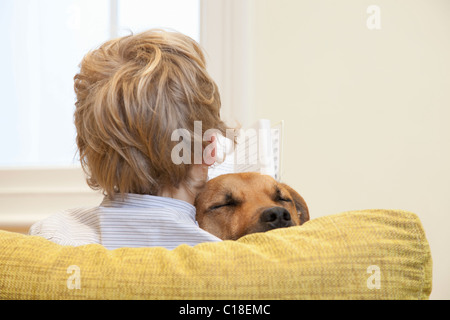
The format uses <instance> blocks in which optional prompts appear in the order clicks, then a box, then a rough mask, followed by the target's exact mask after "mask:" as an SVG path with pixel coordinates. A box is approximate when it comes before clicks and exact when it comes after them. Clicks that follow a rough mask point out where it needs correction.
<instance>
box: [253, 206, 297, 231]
mask: <svg viewBox="0 0 450 320" xmlns="http://www.w3.org/2000/svg"><path fill="white" fill-rule="evenodd" d="M259 221H260V222H261V224H263V225H264V226H265V227H266V228H267V230H271V229H277V228H286V227H290V226H293V225H294V224H293V222H292V220H291V214H290V213H289V211H287V210H286V209H285V208H282V207H273V208H269V209H266V210H264V211H263V212H262V213H261V216H260V218H259Z"/></svg>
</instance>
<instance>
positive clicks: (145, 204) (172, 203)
mask: <svg viewBox="0 0 450 320" xmlns="http://www.w3.org/2000/svg"><path fill="white" fill-rule="evenodd" d="M100 206H101V207H105V208H152V209H156V208H163V209H169V208H171V209H174V210H176V211H178V212H181V213H184V214H186V215H188V216H189V217H191V218H192V219H194V221H195V213H196V210H195V207H194V206H193V205H192V204H190V203H188V202H186V201H183V200H178V199H173V198H168V197H159V196H152V195H148V194H133V193H127V194H124V195H123V196H121V195H119V194H118V195H117V196H115V197H114V199H111V197H109V196H105V198H104V199H103V201H102V203H101V204H100Z"/></svg>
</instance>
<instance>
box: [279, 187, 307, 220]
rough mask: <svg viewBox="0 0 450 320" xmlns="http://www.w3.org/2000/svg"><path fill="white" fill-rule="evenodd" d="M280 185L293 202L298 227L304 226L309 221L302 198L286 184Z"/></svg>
mask: <svg viewBox="0 0 450 320" xmlns="http://www.w3.org/2000/svg"><path fill="white" fill-rule="evenodd" d="M281 185H282V186H283V188H285V189H286V190H287V191H288V192H289V194H290V195H291V197H292V200H293V201H294V204H295V208H296V209H297V214H298V217H299V219H300V225H302V224H304V223H305V222H306V221H309V210H308V206H307V205H306V202H305V200H304V199H303V197H302V196H301V195H300V194H298V192H297V191H295V190H294V189H292V188H291V187H289V186H288V185H287V184H285V183H282V184H281Z"/></svg>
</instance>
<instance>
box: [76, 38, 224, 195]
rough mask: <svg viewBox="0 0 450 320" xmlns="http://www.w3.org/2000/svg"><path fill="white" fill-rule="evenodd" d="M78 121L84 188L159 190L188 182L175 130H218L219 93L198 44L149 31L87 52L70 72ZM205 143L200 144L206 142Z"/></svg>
mask: <svg viewBox="0 0 450 320" xmlns="http://www.w3.org/2000/svg"><path fill="white" fill-rule="evenodd" d="M74 80H75V93H76V97H77V101H76V103H75V106H76V110H75V115H74V119H75V126H76V130H77V138H76V141H77V146H78V151H79V154H80V161H81V165H82V167H83V170H84V171H85V173H86V175H87V182H88V185H89V186H90V187H91V188H93V189H96V190H103V193H104V194H106V195H109V196H111V197H114V195H115V194H117V193H119V194H125V193H137V194H153V195H157V194H158V193H159V192H161V190H162V188H178V187H179V186H180V184H183V183H186V181H187V178H188V174H189V170H190V168H191V166H192V165H191V164H180V165H176V164H174V163H173V162H172V161H171V151H172V148H173V147H174V146H175V145H176V144H177V142H173V141H171V135H172V132H173V131H174V130H176V129H180V128H183V129H187V130H188V131H189V132H190V133H191V134H192V136H193V135H194V130H193V127H194V121H202V131H203V132H202V134H203V133H204V132H205V131H206V130H208V129H212V128H214V129H217V130H218V131H219V132H221V133H222V134H224V135H225V131H226V129H227V127H226V125H225V124H224V123H223V122H222V120H221V119H220V107H221V103H220V95H219V91H218V88H217V85H216V84H215V82H214V81H213V80H212V79H211V77H210V76H209V75H208V73H207V71H206V64H205V57H204V55H203V52H202V50H201V48H200V47H199V45H198V44H197V43H196V42H195V41H194V40H192V39H191V38H189V37H187V36H185V35H182V34H180V33H177V32H167V31H163V30H149V31H147V32H143V33H140V34H136V35H130V36H126V37H123V38H119V39H114V40H111V41H108V42H106V43H105V44H103V45H102V46H100V47H99V48H98V49H96V50H93V51H91V52H89V53H88V54H87V55H86V56H85V57H84V58H83V60H82V62H81V65H80V72H79V73H78V74H77V75H76V76H75V78H74ZM203 145H205V142H203Z"/></svg>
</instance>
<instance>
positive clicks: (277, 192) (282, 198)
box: [274, 186, 292, 202]
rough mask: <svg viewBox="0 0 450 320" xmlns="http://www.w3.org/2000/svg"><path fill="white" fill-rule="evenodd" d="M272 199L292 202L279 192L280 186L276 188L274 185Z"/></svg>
mask: <svg viewBox="0 0 450 320" xmlns="http://www.w3.org/2000/svg"><path fill="white" fill-rule="evenodd" d="M274 200H275V201H276V202H292V200H291V199H289V198H288V197H287V196H284V195H283V194H282V193H281V190H280V188H278V187H277V186H276V187H275V196H274Z"/></svg>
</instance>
